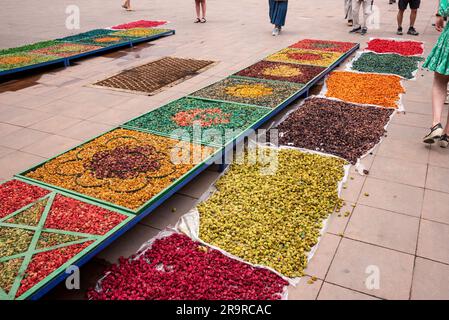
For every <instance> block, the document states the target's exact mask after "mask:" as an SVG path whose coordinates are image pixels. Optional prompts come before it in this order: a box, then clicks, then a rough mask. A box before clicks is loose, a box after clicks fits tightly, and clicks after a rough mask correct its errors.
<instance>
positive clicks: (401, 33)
mask: <svg viewBox="0 0 449 320" xmlns="http://www.w3.org/2000/svg"><path fill="white" fill-rule="evenodd" d="M396 34H397V35H398V36H402V35H403V34H404V32H403V31H402V27H399V28H398V31H396Z"/></svg>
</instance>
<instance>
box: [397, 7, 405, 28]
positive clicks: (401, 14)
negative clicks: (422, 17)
mask: <svg viewBox="0 0 449 320" xmlns="http://www.w3.org/2000/svg"><path fill="white" fill-rule="evenodd" d="M403 20H404V10H399V11H398V28H402V21H403Z"/></svg>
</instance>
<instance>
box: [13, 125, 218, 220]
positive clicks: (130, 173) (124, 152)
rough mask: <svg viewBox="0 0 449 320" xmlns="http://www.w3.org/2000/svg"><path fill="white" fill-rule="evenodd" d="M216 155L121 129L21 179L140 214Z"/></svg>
mask: <svg viewBox="0 0 449 320" xmlns="http://www.w3.org/2000/svg"><path fill="white" fill-rule="evenodd" d="M216 153H217V150H216V149H215V148H212V147H207V146H201V145H198V144H192V143H188V142H185V141H180V140H175V139H171V138H168V137H163V136H159V135H155V134H151V133H146V132H140V131H135V130H129V129H124V128H116V129H113V130H111V131H109V132H107V133H105V134H103V135H100V136H99V137H97V138H94V139H92V140H90V141H87V142H85V143H83V144H81V145H80V146H78V147H75V148H73V149H71V150H68V151H66V152H64V153H62V154H60V155H58V156H56V157H54V158H52V159H49V160H47V161H44V162H43V163H41V164H38V165H37V166H34V167H33V168H31V169H29V170H27V171H25V172H23V173H21V174H19V175H17V176H18V177H20V178H21V179H25V180H27V181H32V182H35V183H38V184H42V185H44V186H47V187H50V188H54V189H58V190H62V191H65V192H69V193H71V194H75V195H78V196H80V197H83V198H86V199H89V200H92V201H95V202H98V203H102V204H104V205H106V206H110V207H113V208H116V209H119V210H123V211H126V212H130V213H134V214H138V213H141V212H143V211H144V210H145V209H146V208H147V207H149V206H150V205H152V204H153V203H154V202H155V201H157V200H158V199H160V198H161V197H163V196H164V195H165V193H167V192H170V191H171V189H172V188H174V187H176V186H178V184H181V183H182V182H183V181H184V180H187V179H188V178H190V176H191V175H192V174H193V173H195V170H196V169H198V168H199V167H200V166H202V165H203V164H205V163H207V162H208V161H212V159H213V158H214V156H216Z"/></svg>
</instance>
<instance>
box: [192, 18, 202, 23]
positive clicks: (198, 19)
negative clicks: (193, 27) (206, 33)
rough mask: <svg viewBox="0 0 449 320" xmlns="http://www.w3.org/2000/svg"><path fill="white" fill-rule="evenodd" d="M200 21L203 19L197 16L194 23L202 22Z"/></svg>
mask: <svg viewBox="0 0 449 320" xmlns="http://www.w3.org/2000/svg"><path fill="white" fill-rule="evenodd" d="M200 22H201V19H200V18H197V19H196V20H195V21H194V22H193V23H200Z"/></svg>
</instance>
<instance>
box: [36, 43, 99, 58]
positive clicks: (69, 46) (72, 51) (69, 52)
mask: <svg viewBox="0 0 449 320" xmlns="http://www.w3.org/2000/svg"><path fill="white" fill-rule="evenodd" d="M101 48H102V47H101V46H91V45H85V44H79V43H59V44H55V45H53V46H50V47H45V48H41V49H37V50H33V51H31V53H36V54H45V55H53V56H58V57H70V56H74V55H77V54H80V53H86V52H89V51H94V50H98V49H101Z"/></svg>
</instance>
